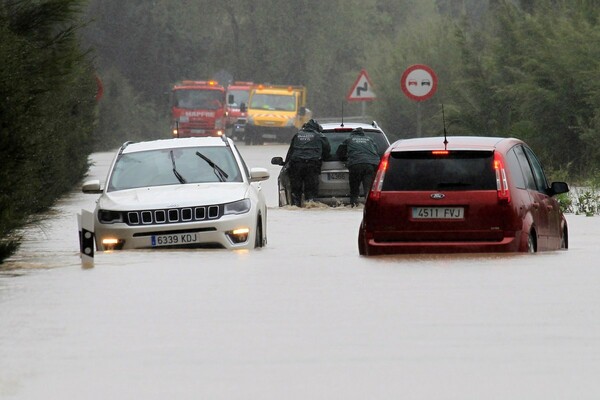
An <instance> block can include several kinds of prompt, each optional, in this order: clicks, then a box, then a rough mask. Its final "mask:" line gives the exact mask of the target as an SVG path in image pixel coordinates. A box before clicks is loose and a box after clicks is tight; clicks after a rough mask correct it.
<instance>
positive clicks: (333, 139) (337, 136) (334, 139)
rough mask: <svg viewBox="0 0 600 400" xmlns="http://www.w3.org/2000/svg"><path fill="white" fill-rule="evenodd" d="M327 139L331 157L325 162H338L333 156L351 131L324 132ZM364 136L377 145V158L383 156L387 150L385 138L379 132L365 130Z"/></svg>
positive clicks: (336, 157)
mask: <svg viewBox="0 0 600 400" xmlns="http://www.w3.org/2000/svg"><path fill="white" fill-rule="evenodd" d="M323 133H324V134H325V136H326V137H327V139H328V140H329V144H330V145H331V155H330V157H329V158H328V159H327V161H339V158H338V156H337V155H336V154H335V153H336V151H337V149H338V147H340V144H342V142H343V141H344V140H345V139H346V138H348V136H350V133H352V129H350V130H348V131H324V132H323ZM365 135H366V136H368V137H370V138H371V139H373V140H374V141H375V144H376V145H377V152H378V153H379V156H380V157H381V156H383V153H385V151H386V150H387V148H388V146H389V144H388V142H387V140H386V138H385V136H384V135H383V134H382V133H381V132H379V131H367V130H365Z"/></svg>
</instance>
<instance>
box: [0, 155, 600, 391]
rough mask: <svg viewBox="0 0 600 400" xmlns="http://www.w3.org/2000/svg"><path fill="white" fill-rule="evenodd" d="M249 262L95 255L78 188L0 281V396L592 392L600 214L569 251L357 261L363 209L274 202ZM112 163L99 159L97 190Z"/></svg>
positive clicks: (262, 163) (598, 332) (599, 339)
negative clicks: (264, 239)
mask: <svg viewBox="0 0 600 400" xmlns="http://www.w3.org/2000/svg"><path fill="white" fill-rule="evenodd" d="M240 150H241V152H242V154H243V155H244V157H245V158H246V161H247V163H248V165H249V166H250V167H267V168H269V170H270V172H271V179H270V180H268V181H267V182H265V184H264V185H265V187H266V193H267V201H268V204H269V206H270V208H269V215H268V245H267V247H265V248H264V249H260V250H256V251H236V252H228V251H223V250H173V251H164V250H161V251H146V250H144V251H127V252H116V253H99V254H98V253H97V254H96V259H95V266H94V267H93V268H90V269H83V268H82V267H81V265H80V260H79V255H78V239H77V223H76V218H75V215H76V214H77V212H79V211H80V210H81V209H82V208H84V209H88V210H92V209H93V207H94V201H95V199H96V197H97V196H95V195H84V194H81V193H79V191H74V192H73V193H72V194H70V195H69V196H67V197H65V198H64V199H63V200H61V201H60V202H59V204H58V205H57V207H56V209H55V210H54V211H53V212H52V213H51V214H50V215H49V218H48V219H47V220H45V221H44V222H43V223H42V224H39V225H36V226H34V227H31V228H30V229H28V230H27V231H26V232H25V235H26V240H25V242H24V244H23V246H22V248H21V250H20V251H19V253H18V254H16V255H15V256H14V257H13V258H12V259H11V260H9V261H8V262H7V263H6V265H4V266H3V267H8V269H5V270H4V272H2V273H0V399H59V398H60V399H74V398H80V399H133V398H136V399H137V398H144V399H164V398H166V397H169V398H173V399H390V398H402V399H461V400H464V399H503V400H504V399H509V398H510V399H544V400H546V399H597V398H599V397H600V383H598V381H597V376H598V375H600V290H599V289H598V288H599V286H600V267H599V264H600V263H599V262H598V260H599V259H600V248H599V246H598V243H600V229H598V227H597V224H598V221H600V220H599V219H598V217H594V218H586V217H583V216H575V215H567V219H568V222H569V227H570V247H571V248H570V249H569V250H568V251H564V252H553V253H541V254H535V255H527V254H520V255H462V256H435V257H434V256H390V257H377V258H364V257H359V256H358V251H357V244H356V241H357V230H358V225H359V223H360V220H361V216H362V215H361V210H358V209H350V208H335V209H330V208H314V209H292V208H290V209H279V208H277V188H276V186H277V173H278V170H279V167H274V166H271V165H270V164H269V161H270V159H271V157H272V156H284V155H285V151H286V146H281V145H265V146H253V147H244V146H240ZM112 156H113V153H112V152H111V153H98V154H94V156H93V159H94V162H95V166H94V167H92V169H91V171H90V175H91V176H95V177H99V178H101V179H102V180H103V179H104V177H105V175H106V168H107V167H108V164H109V163H110V161H111V159H112Z"/></svg>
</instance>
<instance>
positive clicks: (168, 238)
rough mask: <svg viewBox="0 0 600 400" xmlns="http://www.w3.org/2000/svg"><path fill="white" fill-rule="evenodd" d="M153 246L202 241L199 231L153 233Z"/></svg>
mask: <svg viewBox="0 0 600 400" xmlns="http://www.w3.org/2000/svg"><path fill="white" fill-rule="evenodd" d="M151 239H152V247H159V246H178V245H186V244H192V243H198V242H199V241H200V235H199V234H198V233H175V234H170V235H152V236H151Z"/></svg>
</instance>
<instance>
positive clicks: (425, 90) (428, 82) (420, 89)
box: [400, 64, 438, 137]
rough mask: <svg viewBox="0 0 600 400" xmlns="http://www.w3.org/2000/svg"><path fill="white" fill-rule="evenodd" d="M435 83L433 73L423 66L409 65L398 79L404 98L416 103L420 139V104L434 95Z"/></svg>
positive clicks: (435, 79)
mask: <svg viewBox="0 0 600 400" xmlns="http://www.w3.org/2000/svg"><path fill="white" fill-rule="evenodd" d="M437 83H438V80H437V76H436V74H435V72H433V70H432V69H431V68H429V67H428V66H427V65H423V64H415V65H411V66H410V67H408V68H407V69H406V70H405V71H404V73H403V74H402V78H400V87H401V88H402V91H403V92H404V94H405V95H406V97H408V98H409V99H411V100H413V101H416V102H417V137H421V102H422V101H425V100H427V99H429V98H431V97H432V96H433V95H434V94H435V92H436V90H437Z"/></svg>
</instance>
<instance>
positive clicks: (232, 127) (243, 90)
mask: <svg viewBox="0 0 600 400" xmlns="http://www.w3.org/2000/svg"><path fill="white" fill-rule="evenodd" d="M253 86H254V83H253V82H242V81H235V82H232V83H231V84H229V85H228V86H227V135H228V136H229V137H232V138H241V137H242V136H243V134H244V127H245V125H246V118H247V112H246V111H242V110H241V106H242V104H244V105H247V104H248V98H249V97H250V90H251V89H252V87H253Z"/></svg>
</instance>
